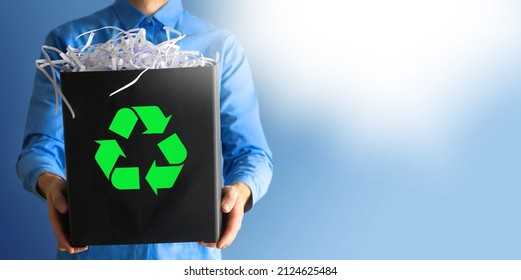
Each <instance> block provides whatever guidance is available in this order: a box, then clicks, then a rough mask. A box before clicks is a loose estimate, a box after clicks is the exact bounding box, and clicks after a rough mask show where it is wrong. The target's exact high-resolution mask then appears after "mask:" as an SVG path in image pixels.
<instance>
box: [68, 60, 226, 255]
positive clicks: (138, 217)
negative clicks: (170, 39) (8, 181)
mask: <svg viewBox="0 0 521 280" xmlns="http://www.w3.org/2000/svg"><path fill="white" fill-rule="evenodd" d="M141 72H142V70H131V71H107V72H64V73H61V85H62V91H63V94H64V95H65V97H66V98H67V100H68V101H69V103H70V104H71V106H72V108H73V109H74V112H75V118H72V115H71V113H70V112H69V111H67V109H66V107H65V106H63V108H64V110H63V123H64V133H65V137H64V138H65V151H66V174H67V180H68V183H69V190H68V199H69V229H70V238H71V240H70V241H71V245H72V246H76V247H77V246H85V245H102V244H142V243H162V242H189V241H205V242H216V241H217V240H218V239H219V236H220V231H221V214H220V199H221V187H222V175H221V174H222V170H221V139H220V119H219V82H218V74H217V72H218V67H217V66H216V65H212V66H204V67H190V68H176V69H155V70H148V71H146V72H145V73H143V75H142V76H141V77H140V78H139V80H138V81H137V82H136V83H135V84H134V85H132V86H131V87H129V88H127V89H125V90H123V91H121V92H119V93H117V94H115V95H113V96H111V97H109V94H110V93H111V92H114V91H115V90H117V89H119V88H121V87H122V86H124V85H126V84H128V83H129V82H131V81H132V80H134V79H135V78H136V77H137V76H138V75H139V74H140V73H141Z"/></svg>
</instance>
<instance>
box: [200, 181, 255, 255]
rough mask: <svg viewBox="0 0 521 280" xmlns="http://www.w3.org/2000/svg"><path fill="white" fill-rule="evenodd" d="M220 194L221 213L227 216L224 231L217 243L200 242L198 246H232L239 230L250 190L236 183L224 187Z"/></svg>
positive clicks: (242, 184)
mask: <svg viewBox="0 0 521 280" xmlns="http://www.w3.org/2000/svg"><path fill="white" fill-rule="evenodd" d="M222 194H223V196H222V201H221V211H222V212H223V213H227V214H228V223H227V224H226V229H225V230H224V233H223V235H222V236H221V239H220V240H219V241H218V242H217V243H203V242H200V243H199V244H201V245H203V246H206V247H210V248H219V249H225V248H226V247H228V246H230V245H231V244H232V242H233V240H234V239H235V237H236V236H237V233H238V232H239V229H240V228H241V224H242V218H243V216H244V206H245V205H246V202H248V200H249V199H250V196H251V190H250V188H249V187H248V186H247V185H246V184H244V183H237V184H233V185H231V186H225V187H224V188H223V190H222Z"/></svg>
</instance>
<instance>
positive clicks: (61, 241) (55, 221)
mask: <svg viewBox="0 0 521 280" xmlns="http://www.w3.org/2000/svg"><path fill="white" fill-rule="evenodd" d="M47 203H48V204H49V205H48V208H49V221H50V222H51V227H52V230H53V232H54V235H55V236H56V241H57V242H58V249H59V250H60V251H67V252H69V253H71V254H72V253H73V252H74V249H73V248H72V247H71V245H70V244H69V241H68V240H67V236H66V235H65V233H64V232H63V227H62V223H61V219H62V217H61V214H60V213H59V212H58V211H57V210H56V207H55V206H54V205H53V204H52V202H51V200H48V201H47Z"/></svg>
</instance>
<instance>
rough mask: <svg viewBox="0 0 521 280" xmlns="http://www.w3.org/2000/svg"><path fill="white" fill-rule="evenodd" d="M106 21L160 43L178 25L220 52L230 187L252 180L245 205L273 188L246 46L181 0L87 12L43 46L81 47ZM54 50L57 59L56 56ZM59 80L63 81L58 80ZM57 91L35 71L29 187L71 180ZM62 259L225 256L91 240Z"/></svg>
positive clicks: (208, 52) (208, 51)
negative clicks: (43, 178) (51, 179)
mask: <svg viewBox="0 0 521 280" xmlns="http://www.w3.org/2000/svg"><path fill="white" fill-rule="evenodd" d="M104 26H117V27H120V28H122V29H124V30H129V29H132V28H136V27H139V28H145V29H146V34H147V39H148V40H149V41H151V42H154V43H156V44H157V43H160V42H163V41H165V40H166V39H167V37H166V33H165V31H164V30H163V26H169V27H171V28H174V29H176V30H179V31H180V32H182V33H183V34H186V37H185V38H184V39H183V40H181V41H180V42H179V43H178V44H179V45H180V46H181V49H182V50H197V51H200V52H202V53H203V55H204V56H206V57H211V58H215V55H216V53H219V54H220V58H219V65H220V73H221V77H220V78H221V87H220V94H221V96H220V102H221V140H222V155H223V160H224V162H223V176H224V183H225V185H230V184H233V183H237V182H243V183H245V184H247V185H248V186H249V187H250V189H251V191H252V197H251V201H250V202H249V204H248V205H247V210H248V209H249V208H250V207H251V206H252V205H253V204H254V203H255V202H257V201H258V200H259V199H260V198H261V197H262V196H263V195H264V194H265V193H266V191H267V189H268V185H269V183H270V181H271V176H272V168H273V164H272V156H271V151H270V149H269V147H268V145H267V143H266V139H265V136H264V132H263V130H262V126H261V123H260V119H259V109H258V101H257V97H256V94H255V89H254V86H253V81H252V78H251V73H250V68H249V65H248V62H247V60H246V57H245V53H244V50H243V48H242V47H241V46H240V45H239V43H238V42H237V39H236V38H235V37H234V36H233V35H232V34H230V33H229V32H227V31H224V30H221V29H218V28H216V27H215V26H212V25H210V24H208V23H206V22H204V21H202V20H200V19H198V18H196V17H195V16H193V15H191V14H190V13H188V12H187V11H185V10H184V9H183V6H182V4H181V1H180V0H171V1H168V3H167V4H165V6H163V7H162V8H161V9H160V10H159V11H157V12H156V13H155V14H154V15H153V16H146V15H145V14H143V13H142V12H141V11H140V10H139V9H137V8H136V7H134V6H133V5H131V4H130V3H129V2H128V1H126V0H116V1H115V2H114V4H113V5H111V6H109V7H107V8H105V9H103V10H101V11H98V12H96V13H94V14H92V15H89V16H86V17H84V18H81V19H78V20H74V21H71V22H68V23H65V24H63V25H61V26H59V27H57V28H56V29H54V30H52V31H51V32H50V33H49V35H48V36H47V38H46V39H45V43H44V44H45V45H49V46H54V47H57V48H59V49H61V50H62V51H65V49H66V47H67V46H69V45H70V46H73V47H79V46H82V45H84V44H85V43H86V40H87V37H88V36H83V37H81V38H79V39H78V40H75V39H76V37H77V36H78V35H79V34H81V33H83V32H86V31H90V30H93V29H97V28H100V27H104ZM114 34H115V31H114V30H102V31H100V32H97V33H96V36H95V37H94V38H95V41H94V42H93V44H94V43H98V42H105V41H107V40H108V39H110V38H111V37H112V36H113V35H114ZM57 58H58V57H57V56H54V57H53V59H57ZM58 81H59V80H58ZM54 99H55V97H54V89H53V87H52V85H51V83H50V82H49V81H48V80H47V79H46V78H45V76H44V75H43V74H42V73H40V72H39V71H37V73H36V77H35V81H34V90H33V95H32V98H31V102H30V105H29V111H28V116H27V123H26V129H25V135H24V142H23V148H22V152H21V154H20V156H19V158H18V162H17V172H18V176H19V177H20V179H21V181H22V184H23V186H24V188H25V189H26V190H28V191H30V192H33V193H34V194H35V195H37V196H39V197H40V195H39V194H38V192H37V191H36V184H37V180H38V177H39V176H40V175H41V174H42V173H44V172H51V173H54V174H56V175H59V176H61V177H62V178H65V174H64V169H65V158H64V143H63V142H64V140H63V126H62V125H63V124H62V116H61V112H62V111H61V106H60V108H59V113H58V114H55V101H54ZM58 258H59V259H220V258H221V253H220V251H219V250H217V249H209V248H206V247H203V246H200V245H198V244H197V243H173V244H148V245H117V246H89V249H88V250H87V251H85V252H83V253H79V254H74V255H70V254H69V253H66V252H58Z"/></svg>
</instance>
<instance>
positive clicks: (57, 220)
mask: <svg viewBox="0 0 521 280" xmlns="http://www.w3.org/2000/svg"><path fill="white" fill-rule="evenodd" d="M38 187H39V190H38V191H40V192H41V194H42V195H43V197H45V199H47V208H48V210H49V220H50V221H51V226H52V230H53V231H54V235H55V236H56V240H57V241H58V249H59V250H60V251H67V252H69V253H71V254H74V253H80V252H83V251H85V250H87V249H88V247H78V248H73V247H72V246H71V244H70V243H69V238H68V236H67V235H66V234H65V232H64V231H63V224H62V221H63V220H64V219H67V211H68V209H69V205H68V204H67V199H66V198H65V197H66V194H67V182H66V181H65V180H63V179H62V178H60V177H59V176H56V175H54V174H52V173H43V174H42V175H40V177H38Z"/></svg>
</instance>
